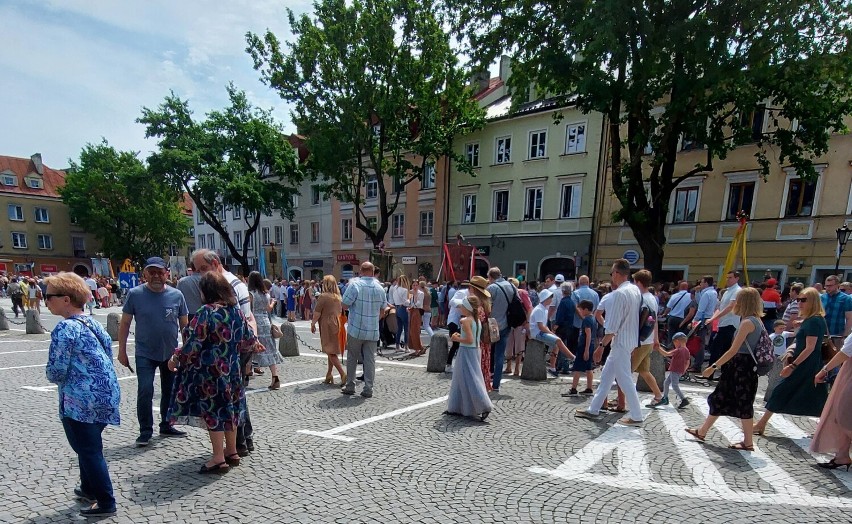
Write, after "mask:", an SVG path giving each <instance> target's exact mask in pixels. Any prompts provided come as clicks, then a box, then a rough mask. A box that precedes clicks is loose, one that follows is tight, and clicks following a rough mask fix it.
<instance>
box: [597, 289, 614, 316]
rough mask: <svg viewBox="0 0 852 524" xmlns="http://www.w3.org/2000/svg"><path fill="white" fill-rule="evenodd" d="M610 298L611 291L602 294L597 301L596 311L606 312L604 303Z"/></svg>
mask: <svg viewBox="0 0 852 524" xmlns="http://www.w3.org/2000/svg"><path fill="white" fill-rule="evenodd" d="M611 298H612V293H607V294H606V295H604V296H602V297H601V301H600V302H598V309H597V310H596V311H603V312H604V313H606V303H607V302H608V301H609V299H611Z"/></svg>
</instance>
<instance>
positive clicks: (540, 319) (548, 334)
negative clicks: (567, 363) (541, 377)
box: [530, 289, 574, 377]
mask: <svg viewBox="0 0 852 524" xmlns="http://www.w3.org/2000/svg"><path fill="white" fill-rule="evenodd" d="M538 300H539V302H538V305H537V306H536V307H534V308H533V310H532V313H530V338H532V339H535V340H538V341H539V342H543V343H544V345H545V346H547V349H548V350H550V351H553V348H558V349H559V351H560V352H562V354H563V355H565V356H566V357H568V358H569V359H573V358H574V354H573V353H571V351H570V350H569V349H568V346H566V345H565V343H564V342H562V340H561V339H560V338H559V337H557V336H556V335H554V334H553V332H552V331H550V329H548V328H547V313H548V307H549V306H550V303H551V302H552V301H553V293H551V292H550V290H547V289H545V290H543V291H541V292H539V294H538ZM547 371H548V372H549V373H550V374H551V375H553V376H556V377H558V376H559V373H557V371H556V369H555V368H553V367H550V368H548V369H547Z"/></svg>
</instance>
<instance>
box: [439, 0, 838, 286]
mask: <svg viewBox="0 0 852 524" xmlns="http://www.w3.org/2000/svg"><path fill="white" fill-rule="evenodd" d="M446 1H447V7H448V9H450V10H451V11H452V12H453V13H454V14H455V16H456V17H457V18H456V20H457V24H456V30H457V31H458V35H459V37H460V38H461V39H464V40H466V41H467V43H468V44H469V46H470V50H471V52H472V53H473V54H474V55H475V56H476V57H477V58H478V59H479V60H482V61H483V62H484V63H489V62H490V61H491V60H493V59H494V57H496V56H497V55H498V54H500V53H502V52H506V51H508V52H510V53H511V54H512V57H513V76H512V77H511V80H510V83H511V85H512V86H514V87H515V88H517V89H522V90H524V91H523V92H526V89H527V88H528V86H529V85H530V84H533V83H534V84H536V85H537V87H538V89H539V91H541V92H549V93H570V94H576V96H577V100H578V104H579V107H581V108H582V109H583V110H585V111H587V112H588V111H599V112H601V113H603V114H604V115H606V117H607V119H608V122H609V130H608V131H609V136H610V143H611V147H610V149H609V155H610V158H609V159H608V160H609V163H610V166H611V169H612V178H613V190H614V193H615V196H616V197H617V198H618V200H619V202H620V204H621V209H620V210H619V211H617V212H616V213H615V215H614V217H613V220H614V221H619V220H624V221H625V222H626V223H627V224H628V225H629V226H630V227H631V229H632V230H633V232H634V235H635V237H636V239H637V241H638V243H639V245H640V247H641V248H642V251H643V252H644V257H645V264H646V267H648V268H649V269H652V270H654V271H659V270H660V269H661V268H662V261H663V255H664V246H665V242H666V237H665V224H666V217H667V214H668V207H669V200H670V195H671V193H672V191H673V190H674V189H675V188H676V187H677V185H678V184H679V183H680V182H682V181H684V180H686V179H688V178H689V177H692V176H695V175H698V174H700V173H706V172H710V171H712V170H713V161H714V159H721V158H725V156H726V154H727V153H728V152H729V151H731V150H732V149H733V148H735V147H738V146H741V145H744V144H749V143H756V145H757V153H756V155H755V156H756V164H757V165H758V166H759V168H760V169H761V171H762V172H763V173H764V176H765V175H767V174H768V173H769V166H770V164H771V163H772V162H773V161H774V162H777V163H779V164H788V165H791V166H793V167H795V168H796V169H797V170H798V172H799V173H801V174H802V175H803V176H804V177H805V178H813V177H815V176H817V175H816V171H815V169H814V160H815V158H816V157H818V156H819V155H821V154H823V153H825V152H826V151H827V149H828V140H829V137H830V134H831V133H832V132H838V131H845V126H844V123H843V118H844V117H845V116H846V115H849V114H850V113H852V103H850V101H852V97H850V95H851V94H852V93H850V85H852V84H851V83H850V72H852V67H850V66H852V54H850V17H849V13H850V2H849V0H790V1H783V2H782V1H777V0H770V1H767V0H743V1H737V2H707V1H700V0H699V1H696V0H651V1H637V0H626V1H625V0H598V1H593V2H587V1H580V0H558V1H556V0H549V1H548V0H537V1H506V0H484V1H482V2H477V3H468V2H462V1H460V0H446ZM495 13H496V14H495ZM761 108H763V109H765V111H766V115H767V120H768V122H767V125H766V128H765V129H755V128H753V120H752V119H751V115H752V113H753V112H754V111H755V109H758V111H759V112H760V110H761ZM661 109H662V110H661ZM759 114H760V113H759ZM796 123H797V124H799V125H794V124H796ZM682 137H688V138H690V139H691V140H693V141H695V142H697V143H700V144H703V145H704V149H705V151H704V153H705V154H704V155H702V160H701V161H700V162H698V163H697V164H694V165H691V166H685V167H684V166H679V165H678V162H682V160H681V158H680V157H679V155H678V144H679V143H680V140H681V138H682ZM648 144H650V145H651V147H652V149H653V154H651V155H644V154H643V151H644V150H645V148H646V146H647V145H648Z"/></svg>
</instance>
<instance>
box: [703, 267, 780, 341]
mask: <svg viewBox="0 0 852 524" xmlns="http://www.w3.org/2000/svg"><path fill="white" fill-rule="evenodd" d="M740 289H742V288H741V287H740V285H739V284H734V285H733V286H731V287H729V288H728V289H726V290H725V293H724V294H723V295H722V301H721V302H719V311H721V310H723V309H725V308H726V307H728V305H729V304H730V303H731V302H733V301H735V300H736V299H737V293H739V292H740ZM728 326H731V327H735V328H738V327H740V317H738V316H737V315H734V313H733V312H731V313H728V314H727V315H725V316H723V317H719V327H728ZM782 353H783V351H782Z"/></svg>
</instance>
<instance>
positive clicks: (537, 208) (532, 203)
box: [524, 187, 542, 220]
mask: <svg viewBox="0 0 852 524" xmlns="http://www.w3.org/2000/svg"><path fill="white" fill-rule="evenodd" d="M541 193H542V188H540V187H528V188H527V198H526V201H525V203H524V220H541Z"/></svg>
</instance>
